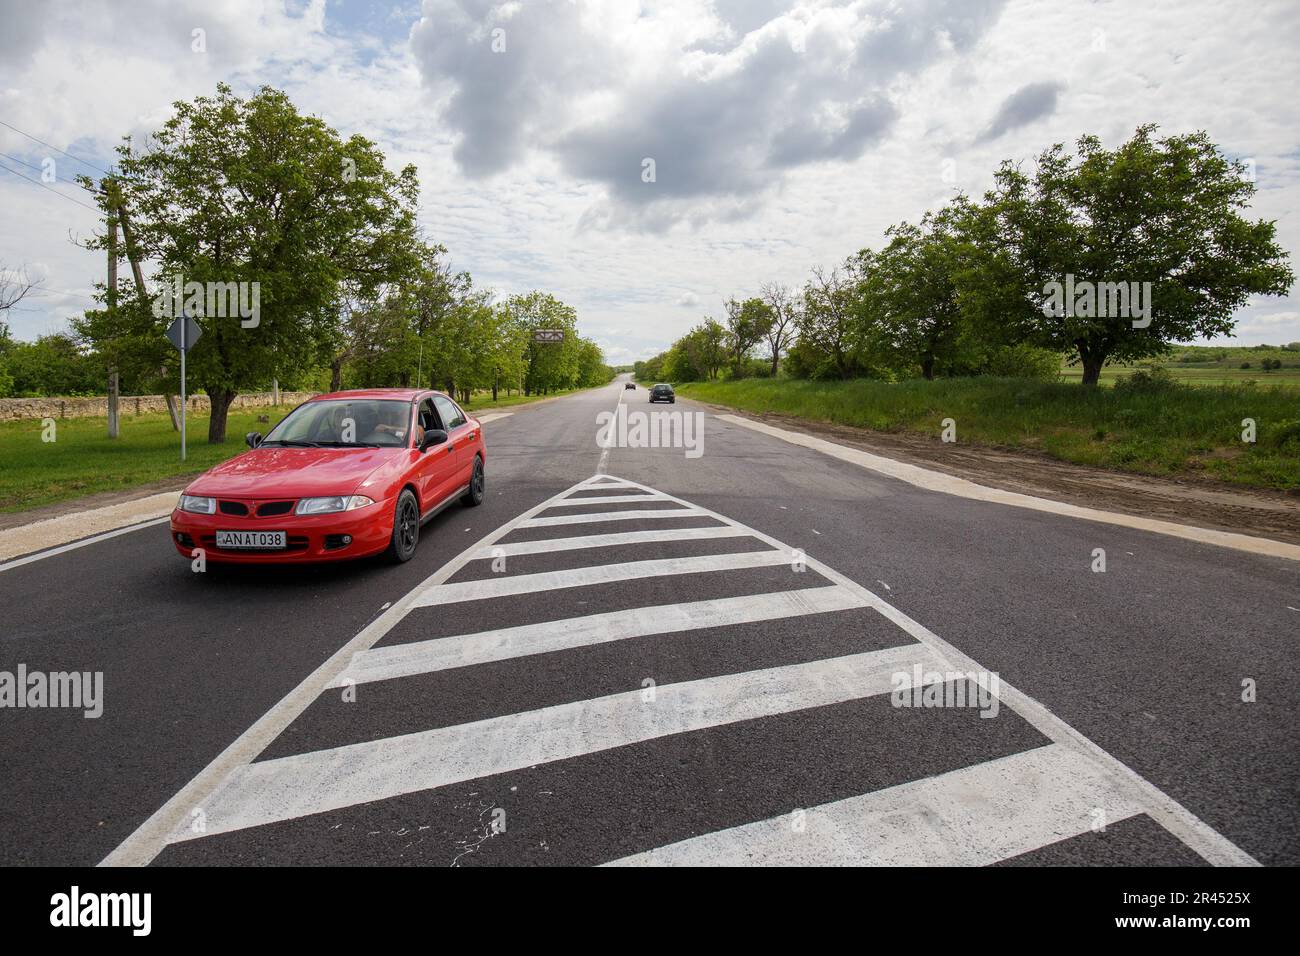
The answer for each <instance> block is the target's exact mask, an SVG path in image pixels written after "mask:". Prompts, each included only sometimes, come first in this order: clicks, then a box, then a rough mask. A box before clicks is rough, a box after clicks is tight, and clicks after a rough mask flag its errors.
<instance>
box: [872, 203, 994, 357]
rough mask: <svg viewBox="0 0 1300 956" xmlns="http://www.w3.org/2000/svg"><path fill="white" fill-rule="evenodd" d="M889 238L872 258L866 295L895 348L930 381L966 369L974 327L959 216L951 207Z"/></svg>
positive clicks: (895, 229) (893, 229)
mask: <svg viewBox="0 0 1300 956" xmlns="http://www.w3.org/2000/svg"><path fill="white" fill-rule="evenodd" d="M885 235H886V236H887V237H888V238H889V242H888V244H886V245H885V247H884V248H883V249H881V250H880V252H879V253H878V254H876V255H875V256H874V258H873V259H872V268H871V269H870V271H869V273H868V275H867V276H866V278H865V280H864V286H863V293H864V295H865V297H866V298H867V299H868V300H869V301H870V304H871V306H872V307H873V309H874V311H875V314H877V315H878V316H879V317H880V322H881V325H882V327H883V330H884V333H885V335H886V337H887V340H888V343H889V347H890V348H891V349H892V350H893V351H894V353H895V354H896V355H898V356H899V357H900V358H901V359H902V360H903V362H905V363H908V364H914V365H918V366H920V369H921V375H922V376H923V377H924V378H927V379H933V378H934V375H935V370H936V368H939V369H941V370H943V371H946V372H947V373H948V374H952V373H953V372H955V371H958V370H960V367H961V365H962V362H961V358H962V356H961V353H962V351H963V346H965V345H966V344H967V343H968V342H969V333H970V332H971V329H970V327H969V324H968V323H967V322H966V321H965V317H964V314H963V312H962V307H961V302H960V301H959V294H958V279H959V274H960V270H961V261H962V245H963V240H962V237H961V235H960V233H959V229H958V223H957V217H956V215H955V213H954V212H953V210H952V209H950V208H947V207H945V208H944V209H942V210H940V211H939V212H937V213H926V214H925V216H924V217H923V218H922V219H921V223H920V225H913V224H911V223H907V222H904V223H900V224H898V225H896V226H891V227H890V228H889V229H888V230H887V231H886V233H885Z"/></svg>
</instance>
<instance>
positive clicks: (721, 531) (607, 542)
mask: <svg viewBox="0 0 1300 956" xmlns="http://www.w3.org/2000/svg"><path fill="white" fill-rule="evenodd" d="M748 536H749V530H748V529H746V528H740V527H732V526H731V525H725V524H723V525H714V526H713V527H709V528H663V529H659V530H654V531H619V532H613V533H610V534H588V535H582V536H581V537H576V538H542V539H541V540H540V541H515V542H513V543H510V544H494V545H489V546H488V547H486V548H483V549H482V550H481V551H479V552H478V553H477V554H475V555H474V560H476V561H482V560H486V559H488V558H496V557H500V556H507V557H508V556H510V555H516V554H546V553H549V552H551V551H578V550H581V549H583V548H609V547H613V546H615V545H620V544H654V543H656V542H663V541H703V540H705V539H708V538H744V537H748Z"/></svg>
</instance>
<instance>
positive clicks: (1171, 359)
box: [1061, 345, 1300, 389]
mask: <svg viewBox="0 0 1300 956" xmlns="http://www.w3.org/2000/svg"><path fill="white" fill-rule="evenodd" d="M1265 359H1276V360H1278V361H1280V362H1281V363H1282V367H1281V368H1280V369H1270V370H1267V371H1266V370H1264V369H1263V368H1262V363H1263V362H1264V360H1265ZM1143 364H1146V363H1143ZM1154 364H1156V365H1158V366H1160V367H1161V368H1163V369H1165V370H1166V371H1168V372H1169V374H1170V375H1172V376H1173V378H1174V380H1175V381H1178V382H1183V383H1185V384H1187V385H1244V384H1246V383H1247V382H1252V381H1253V382H1255V383H1257V384H1259V385H1283V386H1289V387H1291V388H1297V389H1300V351H1294V350H1291V349H1281V348H1259V347H1254V348H1252V347H1243V346H1231V347H1229V346H1222V347H1219V346H1208V345H1185V346H1175V347H1174V350H1173V351H1172V352H1171V353H1170V354H1169V355H1167V356H1165V357H1163V358H1161V359H1160V360H1159V361H1157V362H1155V363H1154ZM1243 365H1248V366H1249V368H1242V366H1243ZM1134 371H1135V369H1134V367H1129V366H1124V365H1108V366H1106V367H1105V368H1104V369H1102V372H1101V384H1102V385H1113V384H1114V383H1115V382H1116V381H1118V380H1119V379H1122V378H1126V377H1127V376H1129V375H1132V374H1133V372H1134ZM1061 377H1062V378H1063V379H1064V380H1065V381H1070V382H1078V381H1080V380H1081V379H1082V378H1083V367H1082V366H1080V365H1075V366H1073V367H1071V366H1068V365H1065V364H1062V366H1061Z"/></svg>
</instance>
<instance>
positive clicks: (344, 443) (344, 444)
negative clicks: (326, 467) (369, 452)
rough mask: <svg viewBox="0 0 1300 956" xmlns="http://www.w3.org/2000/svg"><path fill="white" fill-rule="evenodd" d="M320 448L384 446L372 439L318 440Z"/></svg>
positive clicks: (317, 443)
mask: <svg viewBox="0 0 1300 956" xmlns="http://www.w3.org/2000/svg"><path fill="white" fill-rule="evenodd" d="M315 444H316V445H317V446H319V447H320V448H383V447H385V446H383V445H379V444H376V443H375V442H372V441H318V442H316V443H315Z"/></svg>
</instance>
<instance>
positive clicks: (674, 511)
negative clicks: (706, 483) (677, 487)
mask: <svg viewBox="0 0 1300 956" xmlns="http://www.w3.org/2000/svg"><path fill="white" fill-rule="evenodd" d="M547 507H548V508H551V507H554V505H547ZM702 514H704V512H703V511H701V510H700V509H699V508H689V507H688V508H668V509H663V508H660V509H657V510H645V509H638V510H637V511H602V512H600V513H599V514H594V515H554V516H548V517H546V518H529V519H528V520H527V521H521V522H520V523H519V524H518V525H516V527H519V528H547V527H553V526H554V525H557V524H599V523H600V522H602V521H631V520H633V519H641V518H651V519H653V518H698V517H699V516H700V515H702Z"/></svg>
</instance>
